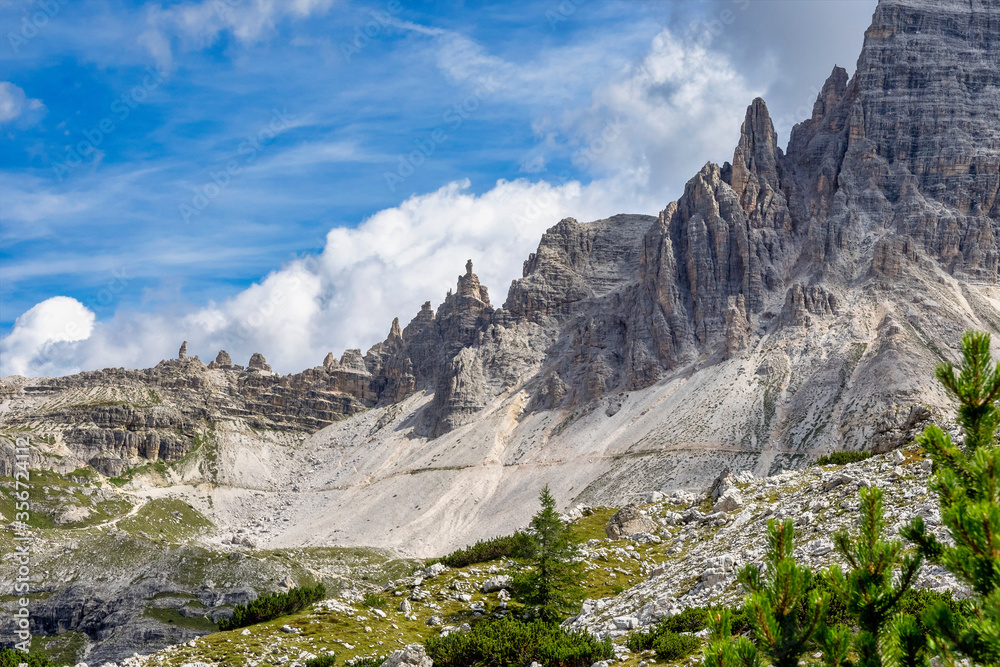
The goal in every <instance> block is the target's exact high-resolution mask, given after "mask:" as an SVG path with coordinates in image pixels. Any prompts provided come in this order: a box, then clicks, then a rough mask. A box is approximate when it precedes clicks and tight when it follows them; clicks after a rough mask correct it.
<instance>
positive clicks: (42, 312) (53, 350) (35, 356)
mask: <svg viewBox="0 0 1000 667" xmlns="http://www.w3.org/2000/svg"><path fill="white" fill-rule="evenodd" d="M94 319H95V317H94V313H93V312H92V311H90V310H89V309H88V308H87V307H85V306H84V305H83V304H82V303H80V302H79V301H77V300H76V299H71V298H69V297H66V296H54V297H52V298H51V299H46V300H45V301H42V302H41V303H39V304H36V305H35V306H34V307H32V308H31V309H30V310H28V311H27V312H25V313H24V314H23V315H21V316H20V317H19V318H17V321H16V322H15V323H14V328H13V329H12V330H11V332H10V334H9V335H7V337H5V338H4V339H3V341H2V342H0V365H2V371H0V375H44V374H46V371H51V372H53V373H56V374H58V373H61V372H65V371H67V370H68V368H67V366H66V362H67V361H70V359H69V357H71V356H72V354H71V353H72V347H73V344H74V343H76V342H77V341H81V340H86V339H87V338H89V337H90V335H91V332H92V331H93V329H94Z"/></svg>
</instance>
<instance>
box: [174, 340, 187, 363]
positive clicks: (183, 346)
mask: <svg viewBox="0 0 1000 667" xmlns="http://www.w3.org/2000/svg"><path fill="white" fill-rule="evenodd" d="M187 356H188V342H187V341H184V342H183V343H181V349H179V350H178V351H177V358H178V359H179V360H181V361H183V360H185V359H187Z"/></svg>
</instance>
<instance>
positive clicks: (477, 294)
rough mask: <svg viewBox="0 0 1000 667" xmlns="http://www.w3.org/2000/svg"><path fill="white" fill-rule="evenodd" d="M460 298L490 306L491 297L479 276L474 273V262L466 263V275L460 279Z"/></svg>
mask: <svg viewBox="0 0 1000 667" xmlns="http://www.w3.org/2000/svg"><path fill="white" fill-rule="evenodd" d="M457 293H458V296H465V297H471V298H473V299H477V300H479V301H482V302H483V303H485V304H486V305H487V306H489V305H490V295H489V292H488V291H487V290H486V287H485V286H484V285H482V284H481V283H480V282H479V276H477V275H476V274H475V273H473V272H472V260H471V259H470V260H469V261H468V262H466V263H465V275H464V276H459V277H458V292H457Z"/></svg>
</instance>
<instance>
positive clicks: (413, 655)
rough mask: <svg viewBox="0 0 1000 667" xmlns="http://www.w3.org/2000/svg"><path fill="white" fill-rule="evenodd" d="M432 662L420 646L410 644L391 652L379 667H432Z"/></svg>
mask: <svg viewBox="0 0 1000 667" xmlns="http://www.w3.org/2000/svg"><path fill="white" fill-rule="evenodd" d="M433 664H434V661H433V660H431V659H430V657H428V655H427V651H425V650H424V647H423V646H422V645H421V644H410V645H409V646H407V647H406V648H404V649H400V650H399V651H395V652H393V654H392V655H390V656H389V657H388V658H386V660H385V662H383V663H382V666H381V667H432V665H433Z"/></svg>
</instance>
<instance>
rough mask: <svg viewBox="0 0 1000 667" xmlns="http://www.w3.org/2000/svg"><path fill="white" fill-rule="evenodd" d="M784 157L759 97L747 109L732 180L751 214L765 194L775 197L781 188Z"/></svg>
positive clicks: (734, 187) (733, 165)
mask: <svg viewBox="0 0 1000 667" xmlns="http://www.w3.org/2000/svg"><path fill="white" fill-rule="evenodd" d="M780 154H781V149H779V148H778V140H777V135H776V134H775V132H774V124H773V123H772V122H771V116H770V114H769V113H768V111H767V105H766V104H765V103H764V100H762V99H761V98H759V97H758V98H756V99H755V100H754V101H753V102H752V103H751V104H750V106H749V107H748V108H747V114H746V119H745V120H744V121H743V126H742V127H741V128H740V141H739V144H738V145H737V146H736V151H735V153H734V154H733V164H732V171H731V175H730V178H729V184H730V186H732V188H733V190H734V191H735V192H736V195H737V196H738V197H739V198H740V202H741V204H742V205H743V209H744V210H745V211H747V213H749V212H750V211H752V210H754V209H756V208H757V199H758V197H759V196H760V195H761V194H762V193H768V194H771V193H774V192H778V191H779V190H780V189H781V186H780V183H779V180H778V158H779V156H780ZM765 196H766V195H765Z"/></svg>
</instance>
